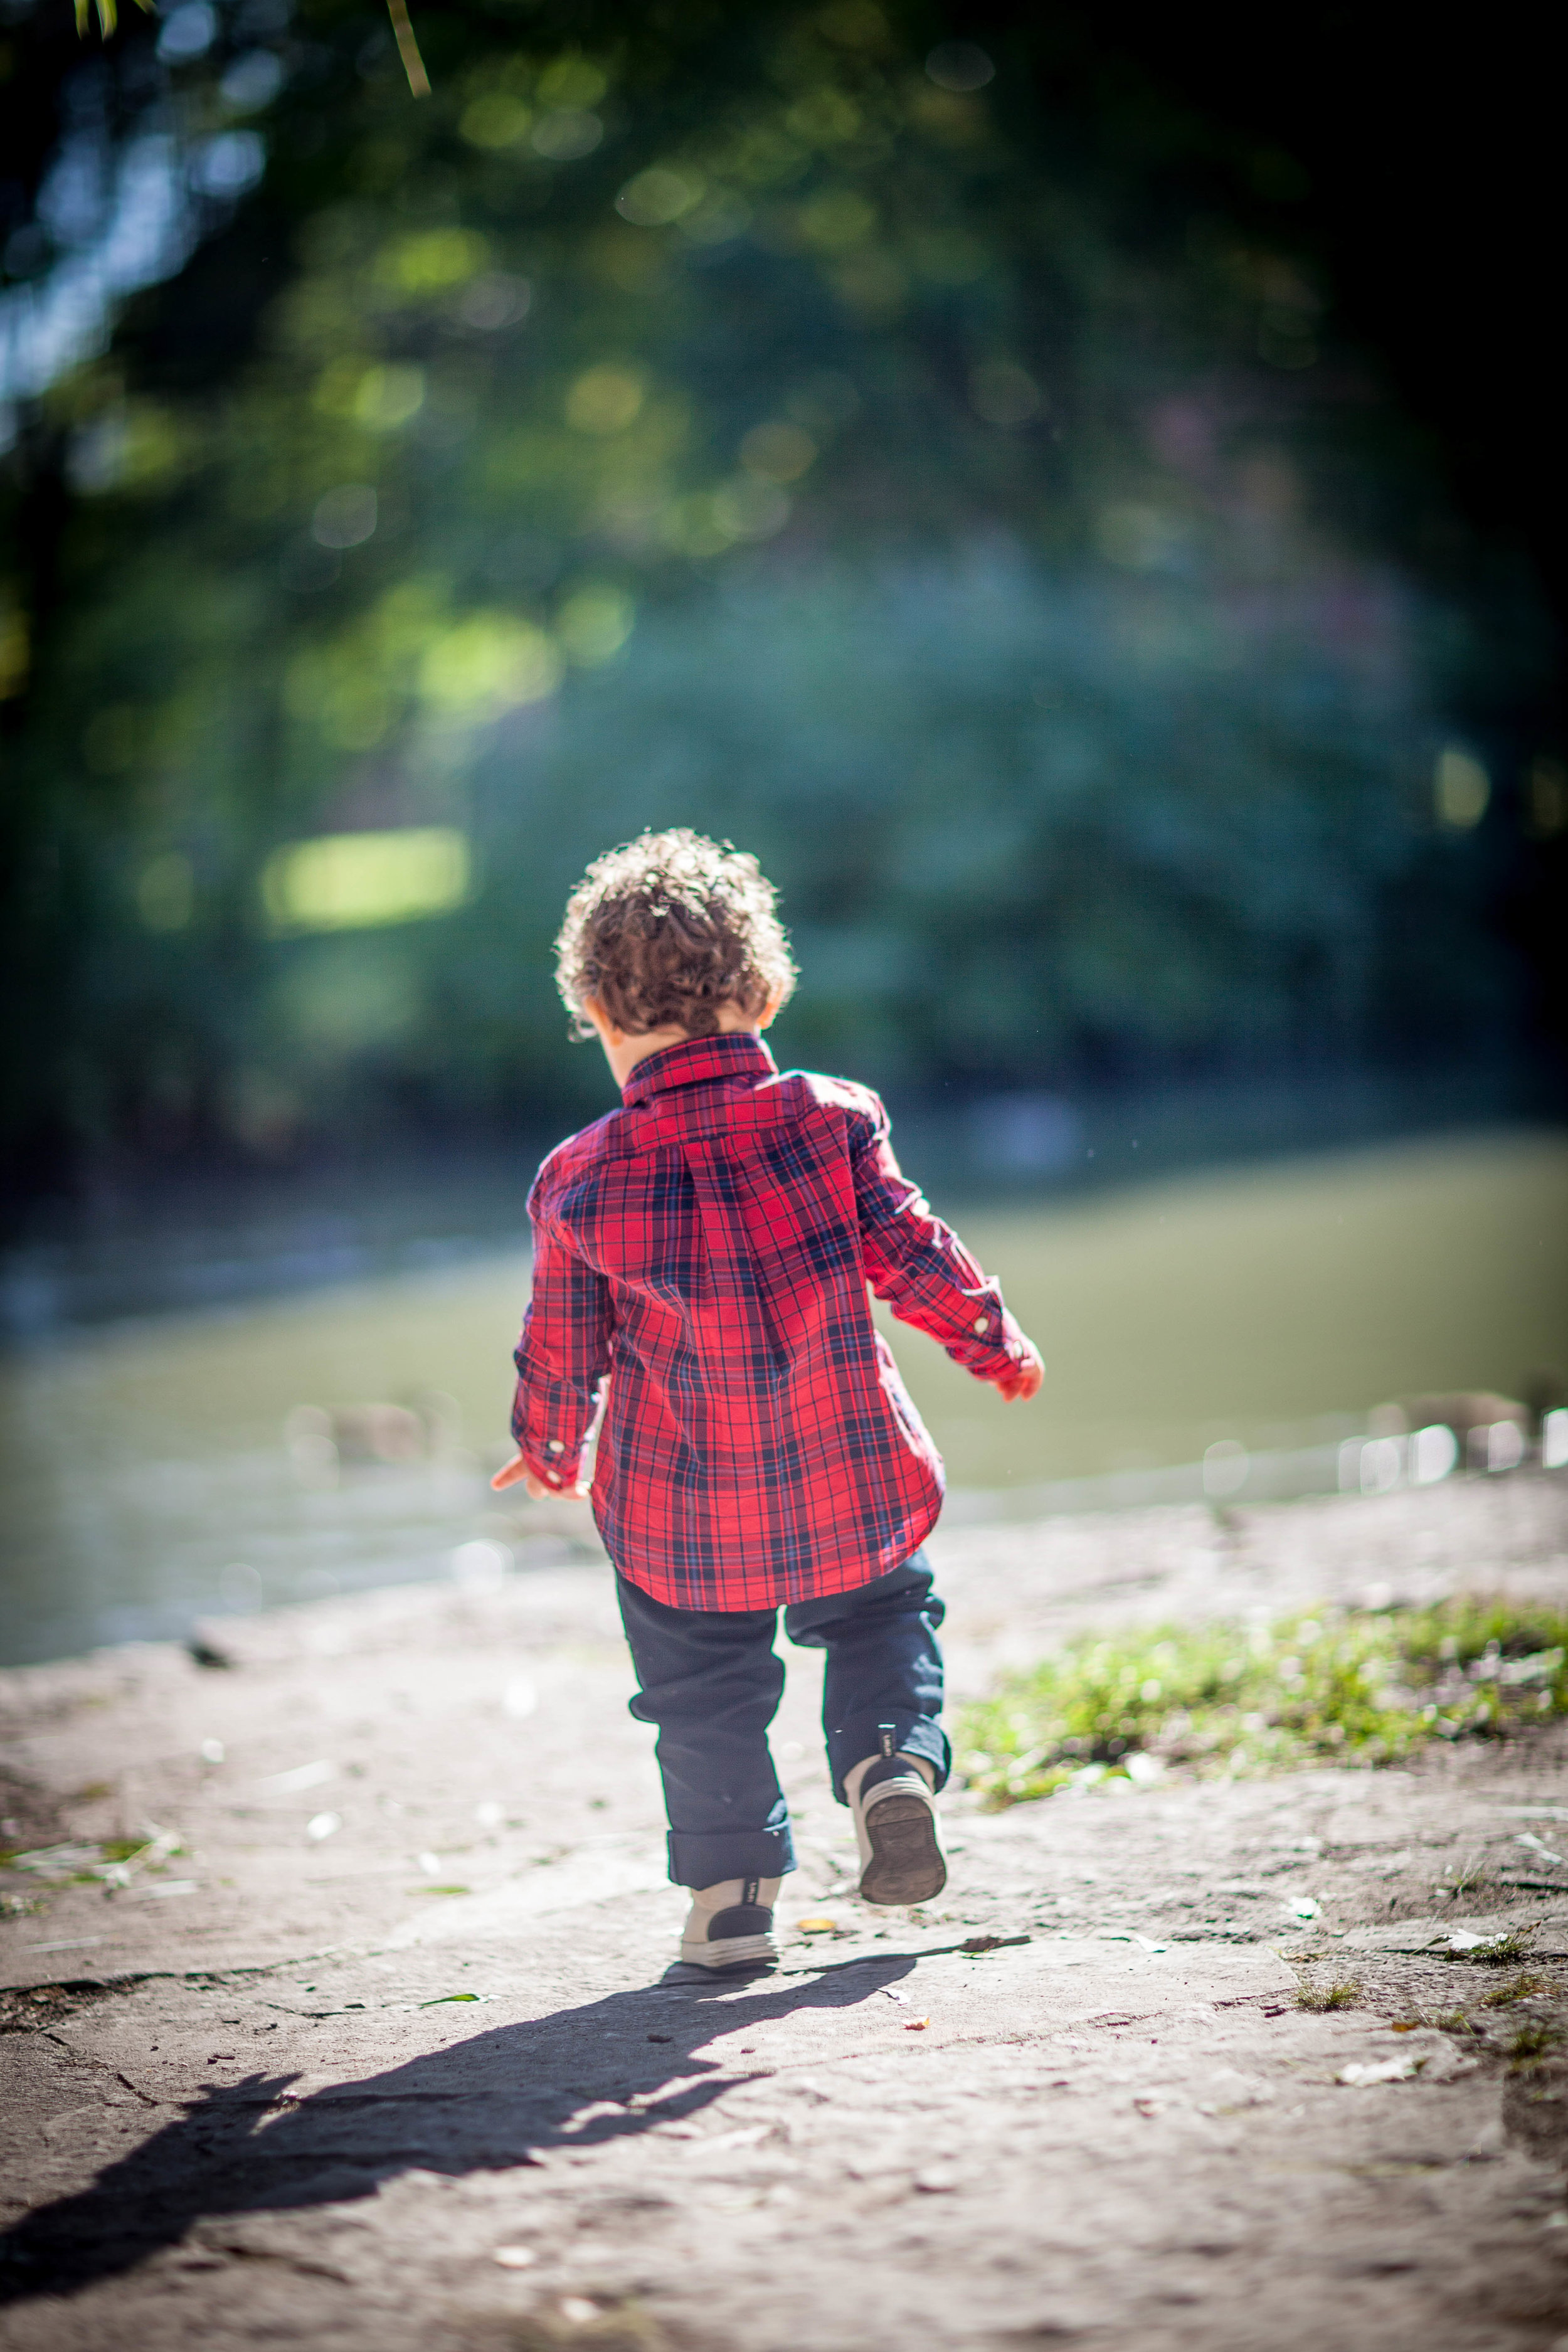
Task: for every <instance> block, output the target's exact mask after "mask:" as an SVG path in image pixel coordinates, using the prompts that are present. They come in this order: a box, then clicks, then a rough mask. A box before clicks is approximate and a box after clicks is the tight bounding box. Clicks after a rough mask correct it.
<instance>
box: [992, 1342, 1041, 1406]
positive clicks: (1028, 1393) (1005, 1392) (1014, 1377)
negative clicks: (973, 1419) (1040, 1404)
mask: <svg viewBox="0 0 1568 2352" xmlns="http://www.w3.org/2000/svg"><path fill="white" fill-rule="evenodd" d="M1024 1347H1025V1350H1026V1352H1025V1354H1023V1355H1022V1356H1020V1357H1019V1358H1018V1359H1017V1360H1016V1361H1015V1362H1013V1363H1011V1364H1009V1365H1008V1367H1007V1369H1006V1370H1005V1372H998V1373H997V1374H996V1376H995V1378H994V1380H993V1381H992V1383H991V1385H992V1387H993V1388H994V1390H995V1391H997V1393H998V1395H1000V1396H1002V1397H1004V1398H1005V1400H1006V1402H1008V1403H1009V1404H1016V1403H1017V1402H1018V1401H1019V1400H1020V1399H1022V1400H1023V1401H1024V1402H1028V1400H1029V1398H1030V1397H1032V1396H1037V1395H1038V1393H1039V1387H1040V1382H1041V1381H1043V1380H1044V1379H1045V1377H1046V1367H1045V1364H1044V1363H1043V1361H1042V1360H1041V1357H1040V1351H1039V1349H1037V1347H1036V1346H1035V1345H1034V1343H1033V1341H1032V1340H1028V1339H1026V1340H1025V1342H1024Z"/></svg>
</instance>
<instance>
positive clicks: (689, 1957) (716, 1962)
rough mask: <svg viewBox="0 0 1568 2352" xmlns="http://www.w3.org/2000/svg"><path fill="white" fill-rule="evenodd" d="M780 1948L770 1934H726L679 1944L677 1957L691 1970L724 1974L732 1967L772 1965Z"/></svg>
mask: <svg viewBox="0 0 1568 2352" xmlns="http://www.w3.org/2000/svg"><path fill="white" fill-rule="evenodd" d="M778 1956H779V1948H778V1946H777V1944H776V1943H775V1942H774V1941H773V1937H771V1936H725V1937H721V1939H720V1941H719V1942H717V1943H714V1944H682V1945H681V1947H680V1957H681V1958H682V1959H683V1960H685V1961H686V1962H687V1963H688V1965H689V1967H691V1968H694V1969H710V1971H711V1973H712V1974H713V1975H714V1976H723V1975H724V1974H726V1972H727V1971H728V1970H729V1969H766V1968H772V1966H773V1962H774V1961H775V1960H776V1959H777V1958H778Z"/></svg>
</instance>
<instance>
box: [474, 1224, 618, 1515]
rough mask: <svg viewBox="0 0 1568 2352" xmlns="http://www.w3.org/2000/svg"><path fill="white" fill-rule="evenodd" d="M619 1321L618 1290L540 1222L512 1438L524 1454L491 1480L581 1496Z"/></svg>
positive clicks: (519, 1356) (540, 1492)
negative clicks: (614, 1304)
mask: <svg viewBox="0 0 1568 2352" xmlns="http://www.w3.org/2000/svg"><path fill="white" fill-rule="evenodd" d="M614 1328H615V1317H614V1314H613V1311H612V1308H611V1303H610V1286H609V1284H608V1283H607V1282H606V1281H605V1277H604V1276H603V1275H601V1274H595V1271H594V1269H593V1267H592V1266H590V1265H584V1262H583V1260H582V1259H581V1258H580V1257H578V1256H576V1255H575V1254H574V1252H573V1251H571V1250H569V1249H567V1248H566V1246H565V1245H564V1244H563V1243H562V1242H561V1241H559V1240H558V1239H557V1238H556V1237H555V1236H554V1235H553V1234H552V1232H551V1230H550V1225H549V1221H548V1219H547V1218H546V1217H544V1216H542V1215H536V1216H535V1219H534V1227H533V1294H532V1297H531V1298H530V1300H529V1303H528V1312H527V1314H526V1315H525V1316H524V1317H523V1318H522V1337H521V1339H520V1340H519V1341H518V1343H517V1357H516V1361H517V1395H516V1398H515V1400H514V1402H513V1404H512V1412H511V1433H512V1435H513V1437H514V1438H515V1439H516V1440H517V1448H518V1450H517V1453H516V1454H515V1455H514V1456H513V1458H512V1460H511V1461H510V1462H509V1463H508V1464H507V1465H506V1466H505V1468H504V1469H501V1470H498V1471H497V1472H496V1475H495V1476H494V1477H493V1478H492V1479H491V1480H490V1485H491V1486H495V1487H498V1488H499V1487H503V1486H517V1485H518V1484H519V1483H520V1482H521V1485H522V1486H524V1487H525V1488H526V1489H527V1491H528V1492H529V1494H531V1495H532V1496H535V1497H536V1498H541V1499H542V1498H543V1497H545V1496H552V1495H578V1494H583V1493H584V1492H585V1491H586V1489H585V1488H584V1487H582V1486H579V1484H578V1479H579V1475H580V1473H581V1469H582V1456H583V1445H584V1440H585V1439H586V1437H587V1434H588V1432H589V1429H590V1428H591V1427H592V1425H593V1420H594V1414H595V1410H596V1408H597V1405H598V1402H599V1384H600V1382H601V1381H602V1380H603V1379H604V1377H605V1373H606V1372H607V1371H608V1370H609V1368H610V1335H611V1332H612V1330H613V1329H614Z"/></svg>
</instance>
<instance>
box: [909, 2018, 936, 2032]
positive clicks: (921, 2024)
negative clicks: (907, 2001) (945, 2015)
mask: <svg viewBox="0 0 1568 2352" xmlns="http://www.w3.org/2000/svg"><path fill="white" fill-rule="evenodd" d="M930 2023H931V2020H930V2018H929V2017H907V2018H906V2019H905V2020H904V2032H906V2033H923V2032H925V2030H926V2027H927V2026H928V2025H929V2024H930Z"/></svg>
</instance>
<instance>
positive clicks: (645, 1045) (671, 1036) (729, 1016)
mask: <svg viewBox="0 0 1568 2352" xmlns="http://www.w3.org/2000/svg"><path fill="white" fill-rule="evenodd" d="M718 1021H719V1029H720V1034H721V1035H722V1036H726V1037H732V1036H735V1035H737V1034H739V1035H743V1036H748V1037H756V1036H760V1035H761V1034H762V1028H763V1024H762V1023H761V1022H760V1021H758V1020H756V1019H755V1018H754V1017H751V1016H748V1015H747V1014H746V1013H742V1011H741V1010H740V1009H739V1007H738V1006H736V1005H732V1004H721V1006H720V1007H719V1013H718ZM599 1041H600V1043H601V1045H603V1046H604V1048H605V1061H606V1062H608V1064H609V1066H610V1069H611V1072H612V1074H613V1076H614V1077H615V1081H616V1086H618V1087H624V1086H625V1085H626V1080H627V1079H628V1078H629V1077H630V1076H631V1074H632V1072H633V1071H634V1070H635V1069H636V1068H637V1064H638V1063H639V1062H646V1061H647V1060H648V1058H649V1057H650V1055H654V1054H662V1053H664V1052H665V1050H666V1049H667V1048H668V1046H670V1045H689V1044H691V1042H692V1039H691V1034H690V1032H689V1030H686V1029H676V1028H668V1029H645V1030H644V1031H643V1032H642V1033H641V1034H640V1035H638V1034H631V1033H628V1032H627V1031H626V1030H624V1029H610V1030H608V1031H606V1030H605V1029H600V1031H599Z"/></svg>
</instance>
